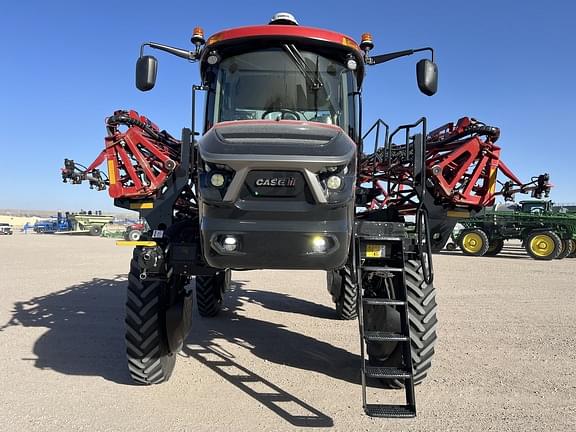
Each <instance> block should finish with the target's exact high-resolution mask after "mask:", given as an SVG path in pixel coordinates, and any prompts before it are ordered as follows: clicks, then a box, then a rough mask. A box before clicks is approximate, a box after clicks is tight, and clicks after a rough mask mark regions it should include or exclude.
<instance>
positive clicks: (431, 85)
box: [416, 59, 438, 96]
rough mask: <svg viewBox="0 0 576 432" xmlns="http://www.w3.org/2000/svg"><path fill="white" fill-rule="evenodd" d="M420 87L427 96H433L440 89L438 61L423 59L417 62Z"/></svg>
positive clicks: (417, 77) (417, 76)
mask: <svg viewBox="0 0 576 432" xmlns="http://www.w3.org/2000/svg"><path fill="white" fill-rule="evenodd" d="M416 79H417V80H418V88H419V89H420V91H421V92H422V93H424V94H425V95H426V96H432V95H433V94H434V93H436V90H438V66H436V63H434V62H432V61H430V60H428V59H422V60H420V61H419V62H418V63H416Z"/></svg>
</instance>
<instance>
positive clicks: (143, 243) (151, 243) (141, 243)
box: [116, 240, 157, 247]
mask: <svg viewBox="0 0 576 432" xmlns="http://www.w3.org/2000/svg"><path fill="white" fill-rule="evenodd" d="M156 245H157V243H156V242H155V241H152V240H139V241H131V240H118V241H116V246H146V247H154V246H156Z"/></svg>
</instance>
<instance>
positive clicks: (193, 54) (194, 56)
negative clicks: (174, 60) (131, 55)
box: [140, 42, 200, 61]
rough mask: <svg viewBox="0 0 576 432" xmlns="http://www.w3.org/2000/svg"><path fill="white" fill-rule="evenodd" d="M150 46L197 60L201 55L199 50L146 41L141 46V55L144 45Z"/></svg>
mask: <svg viewBox="0 0 576 432" xmlns="http://www.w3.org/2000/svg"><path fill="white" fill-rule="evenodd" d="M145 46H149V47H150V48H154V49H157V50H160V51H164V52H167V53H169V54H172V55H175V56H176V57H180V58H183V59H186V60H191V61H196V60H198V57H199V56H200V52H199V50H196V51H187V50H185V49H182V48H174V47H171V46H169V45H162V44H159V43H156V42H146V43H143V44H142V45H141V46H140V57H142V56H143V55H144V47H145Z"/></svg>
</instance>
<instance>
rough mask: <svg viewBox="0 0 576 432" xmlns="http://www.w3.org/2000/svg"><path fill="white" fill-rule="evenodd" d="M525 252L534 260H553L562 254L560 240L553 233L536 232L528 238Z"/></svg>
mask: <svg viewBox="0 0 576 432" xmlns="http://www.w3.org/2000/svg"><path fill="white" fill-rule="evenodd" d="M525 248H526V252H528V255H530V256H531V257H532V258H534V259H535V260H546V261H549V260H553V259H556V258H558V256H560V253H561V252H562V240H561V239H560V237H559V236H558V234H556V233H555V232H553V231H537V232H533V233H532V234H530V235H529V236H528V238H527V239H526V242H525Z"/></svg>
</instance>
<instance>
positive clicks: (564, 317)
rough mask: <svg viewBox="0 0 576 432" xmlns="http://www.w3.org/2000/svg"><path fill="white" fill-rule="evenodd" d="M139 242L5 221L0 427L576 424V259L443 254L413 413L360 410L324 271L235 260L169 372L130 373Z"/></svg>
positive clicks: (352, 344)
mask: <svg viewBox="0 0 576 432" xmlns="http://www.w3.org/2000/svg"><path fill="white" fill-rule="evenodd" d="M129 256H130V251H129V250H127V249H124V248H118V247H115V246H114V245H113V241H111V240H108V239H101V238H90V237H61V236H41V235H28V236H26V235H23V234H19V233H17V234H16V235H14V236H4V237H0V275H1V276H0V347H1V350H0V389H1V393H0V429H1V430H7V431H13V430H14V431H15V430H42V431H61V430H90V431H93V430H102V431H104V430H106V431H109V430H118V431H126V430H138V431H148V430H149V431H157V430H210V431H219V430H227V431H232V430H270V431H279V430H290V429H302V428H305V427H319V428H328V427H333V428H335V429H338V430H343V431H352V430H355V431H357V430H376V429H379V430H408V429H409V430H415V431H417V430H422V431H440V430H466V431H487V430H497V431H502V430H511V431H532V430H538V431H539V430H542V431H544V430H546V431H548V430H562V431H567V430H574V428H575V426H574V425H575V424H576V350H575V346H576V344H575V342H576V341H575V337H576V336H575V335H576V324H575V319H574V318H575V316H576V282H575V277H576V260H568V259H565V260H562V261H555V262H536V261H533V260H531V259H528V258H527V257H526V256H524V255H523V254H522V253H521V251H520V250H519V249H518V248H515V249H514V248H513V249H507V251H506V254H505V255H504V257H502V258H468V257H464V256H461V255H459V254H453V255H446V254H444V255H438V256H436V257H435V266H436V285H437V287H438V289H439V291H438V304H439V320H440V324H439V341H438V345H437V349H436V356H435V359H434V365H433V369H432V372H431V373H430V375H429V377H428V379H427V380H426V382H425V383H424V384H423V385H421V386H419V387H417V391H416V396H417V404H418V417H417V419H414V420H403V421H393V420H386V419H371V418H368V417H366V416H364V415H363V413H362V409H361V401H360V387H359V385H358V383H359V372H358V366H359V356H358V351H359V343H358V337H357V325H356V323H355V322H342V321H337V320H335V319H334V315H333V311H332V305H331V302H330V298H329V296H328V294H327V292H326V289H325V286H324V285H325V282H324V274H323V273H321V272H272V271H260V272H237V273H234V276H233V277H234V280H235V285H234V291H233V292H232V293H231V294H230V295H229V298H228V303H227V309H226V310H225V311H224V313H222V314H221V315H220V316H219V317H218V318H215V319H201V318H200V317H199V316H198V315H197V314H196V312H195V316H194V320H195V322H194V325H193V330H192V334H191V336H190V337H189V340H188V343H187V344H186V347H185V349H184V352H183V353H182V354H181V356H180V357H179V359H178V362H177V366H176V371H175V373H174V376H173V378H172V380H171V381H170V382H169V383H166V384H163V385H160V386H154V387H138V386H133V385H131V383H130V381H129V377H128V374H127V372H126V365H125V358H124V345H123V344H124V342H123V307H124V306H123V302H124V295H125V293H124V285H125V272H126V269H127V265H128V260H129ZM240 375H244V376H246V375H249V376H250V377H252V380H250V381H251V382H248V380H239V379H238V376H240ZM383 393H384V394H383V396H388V397H390V392H388V393H386V392H384V391H383Z"/></svg>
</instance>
